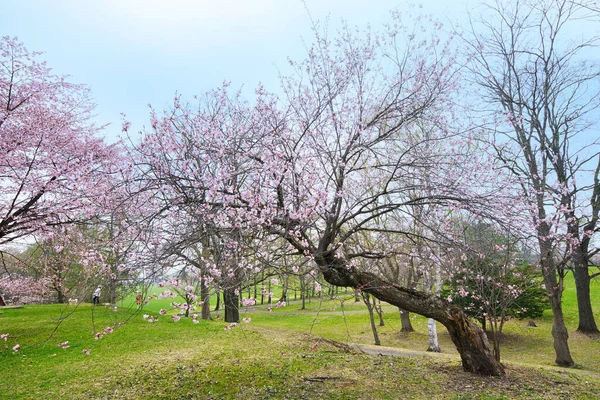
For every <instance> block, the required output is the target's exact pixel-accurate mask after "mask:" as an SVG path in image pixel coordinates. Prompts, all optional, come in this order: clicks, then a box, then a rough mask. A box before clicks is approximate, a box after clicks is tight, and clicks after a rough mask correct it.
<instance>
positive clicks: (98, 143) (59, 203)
mask: <svg viewBox="0 0 600 400" xmlns="http://www.w3.org/2000/svg"><path fill="white" fill-rule="evenodd" d="M39 56H40V53H36V52H29V51H28V50H27V49H26V48H25V47H24V46H23V44H21V43H20V42H18V40H17V39H13V38H9V37H2V38H1V39H0V102H1V106H0V137H2V140H1V141H0V188H1V190H0V191H1V194H0V246H4V245H6V244H7V243H10V242H13V241H15V240H17V239H19V238H23V237H27V236H30V235H32V234H35V233H37V232H40V231H42V230H44V229H46V228H48V227H51V226H56V225H61V224H65V223H71V222H74V221H77V220H82V219H86V218H89V217H90V216H91V215H93V214H94V212H95V210H96V209H95V208H94V206H95V205H98V204H106V203H107V202H108V199H109V196H110V188H111V187H112V183H111V179H110V177H111V175H114V174H116V173H118V171H119V168H121V167H122V163H121V159H120V153H119V147H118V146H117V145H113V146H108V145H106V144H105V143H104V141H103V140H102V139H100V138H98V137H97V136H96V134H97V133H98V132H99V130H100V128H99V127H97V126H95V125H94V124H93V123H91V119H90V118H91V116H92V112H93V103H92V102H91V100H90V94H89V91H88V89H87V88H86V87H84V86H82V85H76V84H73V83H70V82H69V81H68V80H67V79H66V78H65V77H62V76H57V75H54V74H53V73H52V71H51V70H50V68H48V67H47V66H46V64H45V63H44V62H41V61H38V60H39Z"/></svg>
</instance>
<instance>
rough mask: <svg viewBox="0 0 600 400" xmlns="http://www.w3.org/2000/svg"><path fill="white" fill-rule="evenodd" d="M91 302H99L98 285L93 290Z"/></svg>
mask: <svg viewBox="0 0 600 400" xmlns="http://www.w3.org/2000/svg"><path fill="white" fill-rule="evenodd" d="M92 303H93V304H94V305H97V304H100V286H98V287H97V288H96V290H94V294H92Z"/></svg>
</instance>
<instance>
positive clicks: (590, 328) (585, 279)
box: [573, 254, 600, 334]
mask: <svg viewBox="0 0 600 400" xmlns="http://www.w3.org/2000/svg"><path fill="white" fill-rule="evenodd" d="M573 277H574V278H575V289H576V291H577V311H579V325H578V326H577V331H579V332H581V333H588V334H590V333H599V332H600V331H598V326H597V325H596V321H595V320H594V312H593V311H592V301H591V298H590V274H589V269H588V263H587V257H586V256H585V255H583V254H575V256H574V257H573Z"/></svg>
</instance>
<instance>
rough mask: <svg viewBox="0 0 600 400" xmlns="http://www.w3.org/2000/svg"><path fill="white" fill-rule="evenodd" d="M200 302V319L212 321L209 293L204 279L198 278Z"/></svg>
mask: <svg viewBox="0 0 600 400" xmlns="http://www.w3.org/2000/svg"><path fill="white" fill-rule="evenodd" d="M200 301H202V309H201V310H200V316H201V318H202V319H206V320H209V319H212V317H211V316H210V291H209V288H208V285H207V284H206V279H204V278H200Z"/></svg>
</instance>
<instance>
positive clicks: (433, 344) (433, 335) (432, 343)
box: [427, 318, 442, 353]
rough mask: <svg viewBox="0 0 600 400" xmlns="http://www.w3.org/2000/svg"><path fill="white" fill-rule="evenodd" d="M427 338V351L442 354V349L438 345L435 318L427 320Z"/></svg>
mask: <svg viewBox="0 0 600 400" xmlns="http://www.w3.org/2000/svg"><path fill="white" fill-rule="evenodd" d="M427 336H428V338H429V347H428V348H427V351H433V352H435V353H440V352H441V351H442V349H440V344H439V343H438V337H437V325H436V323H435V319H433V318H428V319H427Z"/></svg>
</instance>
